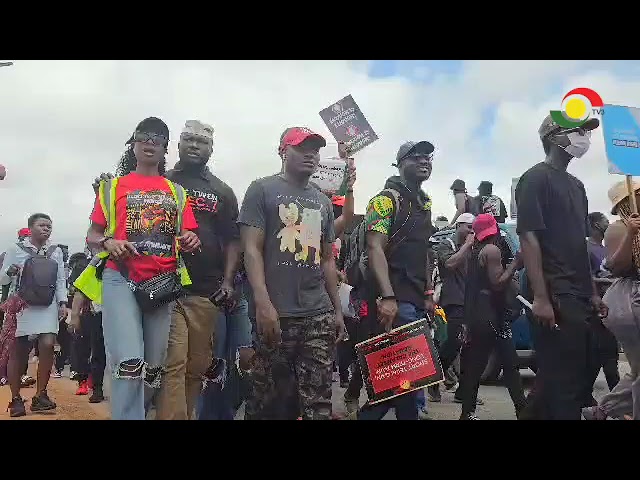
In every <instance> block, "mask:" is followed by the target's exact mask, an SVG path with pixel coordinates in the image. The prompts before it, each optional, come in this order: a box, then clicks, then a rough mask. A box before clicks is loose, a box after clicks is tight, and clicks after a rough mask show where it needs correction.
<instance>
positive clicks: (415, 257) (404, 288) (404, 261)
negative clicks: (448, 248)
mask: <svg viewBox="0 0 640 480" xmlns="http://www.w3.org/2000/svg"><path fill="white" fill-rule="evenodd" d="M385 189H394V190H396V191H397V192H398V193H399V194H400V204H399V210H400V211H399V212H398V218H397V221H398V222H402V223H401V224H400V225H396V226H394V225H393V223H394V221H395V220H396V218H395V217H396V212H395V205H394V199H393V195H392V194H391V193H389V192H380V193H379V194H378V195H376V196H375V197H373V198H372V199H371V200H370V201H369V205H368V207H367V215H366V218H365V221H366V222H367V223H366V225H367V227H366V228H367V231H373V232H378V233H382V234H384V235H387V237H388V238H389V242H393V243H392V245H391V246H388V247H387V250H386V253H387V264H388V265H389V280H390V281H391V286H392V287H393V292H394V294H395V296H396V299H397V300H398V301H399V302H407V303H411V304H413V305H415V306H416V307H419V308H423V305H424V292H425V287H426V284H427V260H428V254H429V250H430V249H431V245H430V243H429V237H431V235H433V233H434V228H433V225H432V224H431V199H430V198H429V197H428V196H427V195H426V194H425V193H424V192H422V191H420V193H419V195H420V198H418V196H417V194H416V193H412V192H410V191H409V190H408V189H407V187H406V186H404V184H403V183H402V182H401V180H400V179H399V177H391V178H390V179H389V180H387V183H386V184H385ZM409 207H410V209H409ZM376 288H377V287H376Z"/></svg>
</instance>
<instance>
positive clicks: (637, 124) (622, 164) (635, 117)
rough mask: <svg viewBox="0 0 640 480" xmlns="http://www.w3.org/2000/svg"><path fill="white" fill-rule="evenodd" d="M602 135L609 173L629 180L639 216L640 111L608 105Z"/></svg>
mask: <svg viewBox="0 0 640 480" xmlns="http://www.w3.org/2000/svg"><path fill="white" fill-rule="evenodd" d="M602 135H603V136H604V149H605V152H606V154H607V160H608V162H609V173H612V174H618V175H625V176H626V183H627V190H628V193H629V199H630V202H631V210H632V212H634V213H637V212H638V206H637V204H636V196H635V195H633V189H632V177H633V176H634V175H640V108H635V107H625V106H623V105H604V107H603V111H602Z"/></svg>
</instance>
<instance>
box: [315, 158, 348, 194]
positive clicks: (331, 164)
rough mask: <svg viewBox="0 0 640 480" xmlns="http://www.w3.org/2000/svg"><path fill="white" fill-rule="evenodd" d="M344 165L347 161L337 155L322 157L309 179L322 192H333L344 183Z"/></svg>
mask: <svg viewBox="0 0 640 480" xmlns="http://www.w3.org/2000/svg"><path fill="white" fill-rule="evenodd" d="M346 166H347V162H345V161H344V160H343V159H341V158H339V157H330V158H325V159H322V160H320V164H319V165H318V169H317V170H316V173H314V174H313V175H312V176H311V181H312V182H313V183H315V184H316V185H318V187H320V189H321V190H322V191H323V192H327V193H331V194H335V193H337V192H338V191H339V190H340V187H342V184H343V183H344V175H345V171H346Z"/></svg>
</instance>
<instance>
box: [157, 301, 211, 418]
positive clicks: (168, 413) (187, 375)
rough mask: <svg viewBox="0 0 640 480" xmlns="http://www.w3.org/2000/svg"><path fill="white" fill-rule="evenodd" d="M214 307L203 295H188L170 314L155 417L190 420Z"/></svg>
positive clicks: (207, 354) (207, 359) (208, 347)
mask: <svg viewBox="0 0 640 480" xmlns="http://www.w3.org/2000/svg"><path fill="white" fill-rule="evenodd" d="M217 316H218V309H217V308H216V307H215V306H214V305H213V304H212V303H211V302H210V301H209V299H208V298H206V297H199V296H195V295H188V296H186V297H184V298H181V299H180V300H178V301H177V302H176V304H175V306H174V308H173V312H172V314H171V330H170V333H169V345H168V348H167V361H166V369H165V374H164V378H163V380H162V385H161V387H160V391H159V392H158V398H157V410H156V419H157V420H193V419H194V418H195V407H196V402H197V400H198V395H200V392H201V390H202V381H203V375H204V373H205V372H206V370H207V368H209V365H210V364H211V354H212V343H211V338H212V335H213V332H214V328H215V325H216V320H217Z"/></svg>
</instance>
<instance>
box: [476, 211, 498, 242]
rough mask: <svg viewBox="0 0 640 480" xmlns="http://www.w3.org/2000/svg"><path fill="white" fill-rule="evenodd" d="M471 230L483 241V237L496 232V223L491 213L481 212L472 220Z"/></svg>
mask: <svg viewBox="0 0 640 480" xmlns="http://www.w3.org/2000/svg"><path fill="white" fill-rule="evenodd" d="M472 227H473V231H474V233H475V234H476V238H477V239H478V241H480V242H481V241H483V240H484V239H485V238H487V237H490V236H491V235H496V234H497V233H498V224H497V223H496V219H495V217H494V216H493V215H489V214H488V213H481V214H480V215H478V216H477V217H476V219H475V220H474V221H473V225H472Z"/></svg>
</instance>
